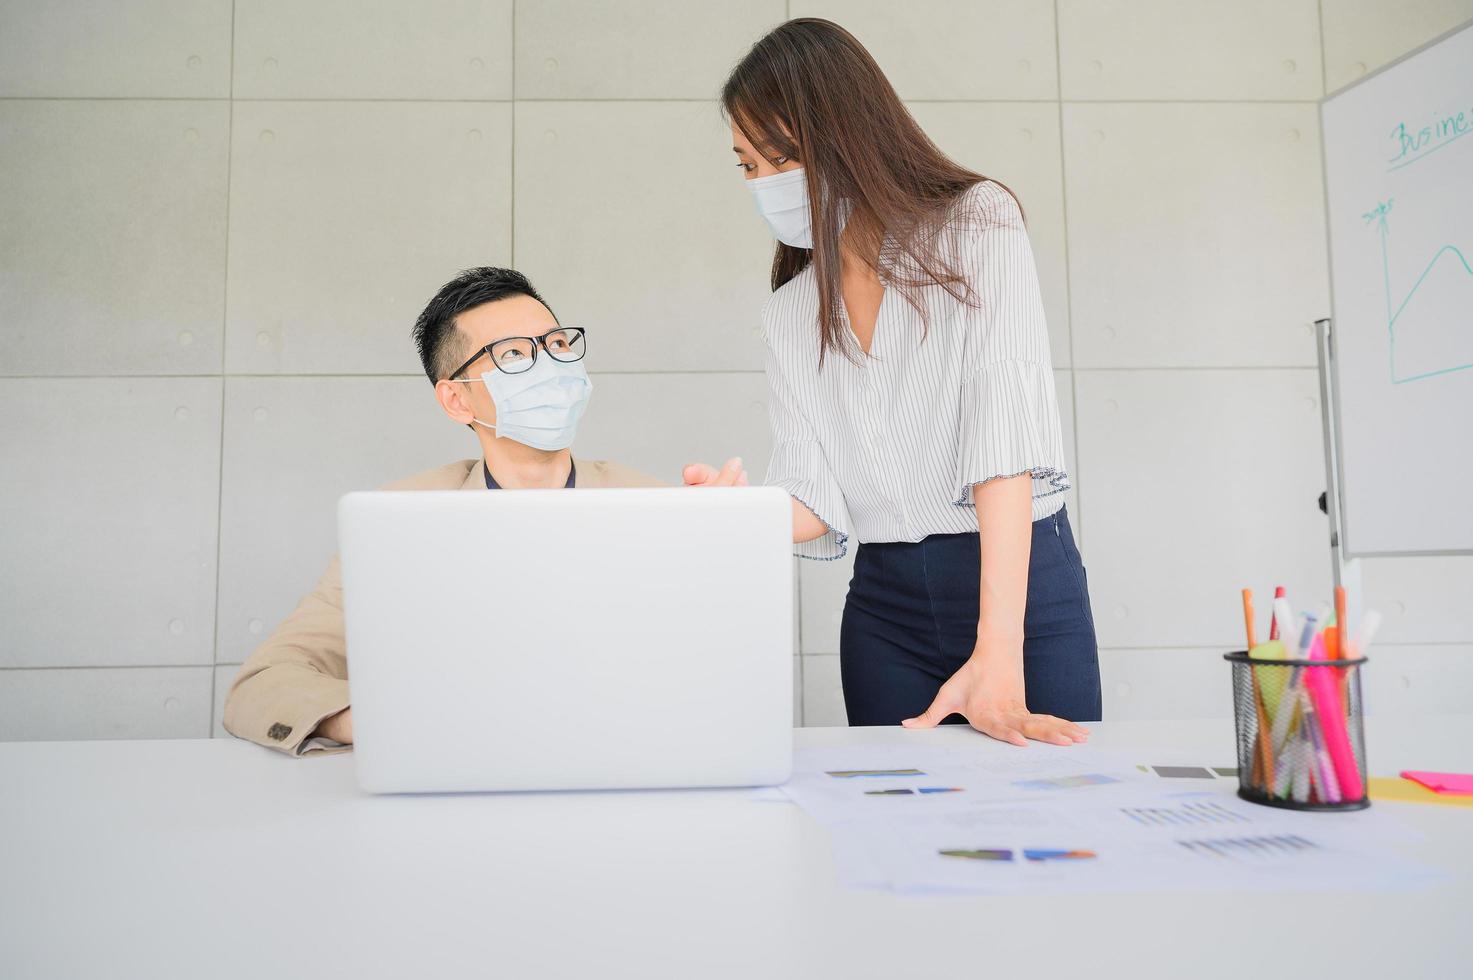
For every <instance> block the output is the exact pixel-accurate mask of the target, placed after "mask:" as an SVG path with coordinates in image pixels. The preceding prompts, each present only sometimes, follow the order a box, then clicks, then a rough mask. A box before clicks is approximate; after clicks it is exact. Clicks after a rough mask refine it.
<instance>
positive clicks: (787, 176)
mask: <svg viewBox="0 0 1473 980" xmlns="http://www.w3.org/2000/svg"><path fill="white" fill-rule="evenodd" d="M747 186H748V187H749V188H751V190H752V197H753V198H754V199H755V200H756V202H757V213H758V214H760V215H762V217H764V218H766V219H767V224H768V225H769V226H770V227H771V228H772V233H773V235H775V236H776V237H777V240H778V241H780V242H782V243H783V244H784V245H791V246H793V247H794V248H812V247H813V220H812V218H811V216H810V213H809V210H808V175H807V174H806V173H805V172H804V169H803V168H802V167H799V168H798V169H796V170H785V171H783V172H782V173H776V174H770V175H768V176H766V177H754V178H752V179H751V180H749V181H747Z"/></svg>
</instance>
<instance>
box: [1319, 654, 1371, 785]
mask: <svg viewBox="0 0 1473 980" xmlns="http://www.w3.org/2000/svg"><path fill="white" fill-rule="evenodd" d="M1326 656H1327V654H1326V652H1325V641H1324V639H1323V638H1322V637H1320V636H1319V635H1318V634H1316V635H1315V638H1314V642H1313V643H1312V644H1311V645H1310V648H1309V659H1311V660H1324V659H1326ZM1330 673H1331V668H1329V667H1305V668H1304V682H1305V684H1306V685H1307V686H1308V687H1309V696H1310V697H1311V698H1313V699H1314V713H1315V717H1316V718H1317V719H1318V721H1319V723H1320V734H1321V735H1322V736H1323V737H1324V741H1325V748H1326V749H1327V750H1329V753H1330V761H1331V762H1332V763H1334V765H1335V779H1336V782H1338V783H1339V784H1340V785H1339V789H1340V796H1341V798H1342V799H1345V800H1348V801H1354V800H1359V799H1360V798H1361V797H1363V796H1364V795H1365V786H1364V785H1363V784H1362V783H1361V778H1360V767H1359V766H1357V765H1356V764H1355V752H1354V750H1353V749H1351V747H1350V733H1349V732H1348V731H1346V728H1345V716H1344V715H1342V714H1341V713H1340V694H1339V685H1338V684H1336V683H1335V678H1333V677H1331V676H1330Z"/></svg>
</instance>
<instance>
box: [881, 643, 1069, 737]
mask: <svg viewBox="0 0 1473 980" xmlns="http://www.w3.org/2000/svg"><path fill="white" fill-rule="evenodd" d="M1009 662H1011V661H1004V662H1002V663H994V666H989V658H987V657H986V656H985V655H982V654H979V653H974V654H973V655H972V658H971V659H970V660H968V661H967V662H966V663H965V664H963V665H962V668H961V670H958V671H957V672H956V673H955V674H953V675H951V679H950V680H948V681H947V682H946V683H945V684H942V685H941V690H940V691H938V692H937V694H936V700H934V701H932V702H931V706H930V707H929V708H927V709H926V711H925V713H924V714H922V715H920V716H919V717H916V718H907V719H905V720H904V721H903V722H901V724H902V725H904V726H905V727H906V728H934V727H936V726H937V725H939V724H941V721H942V719H943V718H945V717H947V716H948V715H952V714H959V715H961V716H962V717H964V718H966V719H967V721H968V722H969V723H971V726H972V727H973V728H975V729H977V731H979V732H981V733H983V734H984V735H991V736H992V737H993V738H995V739H998V740H1000V741H1003V742H1011V743H1012V744H1013V745H1027V744H1028V740H1029V739H1030V738H1031V739H1036V740H1037V741H1040V742H1050V743H1052V744H1054V745H1073V744H1074V743H1075V742H1083V741H1085V740H1086V739H1088V738H1089V731H1088V730H1086V729H1084V728H1082V727H1080V726H1079V725H1076V724H1074V723H1073V722H1072V721H1065V720H1064V719H1063V718H1055V717H1054V716H1053V715H1036V714H1034V713H1033V712H1031V711H1029V710H1028V706H1027V703H1026V702H1025V701H1024V698H1023V678H1022V677H1021V676H1012V675H1013V673H1014V672H1013V671H1010V670H1008V669H1007V664H1008V663H1009ZM1016 662H1017V663H1019V664H1020V665H1021V662H1022V658H1021V657H1018V658H1016ZM1018 673H1019V674H1021V671H1019V672H1018Z"/></svg>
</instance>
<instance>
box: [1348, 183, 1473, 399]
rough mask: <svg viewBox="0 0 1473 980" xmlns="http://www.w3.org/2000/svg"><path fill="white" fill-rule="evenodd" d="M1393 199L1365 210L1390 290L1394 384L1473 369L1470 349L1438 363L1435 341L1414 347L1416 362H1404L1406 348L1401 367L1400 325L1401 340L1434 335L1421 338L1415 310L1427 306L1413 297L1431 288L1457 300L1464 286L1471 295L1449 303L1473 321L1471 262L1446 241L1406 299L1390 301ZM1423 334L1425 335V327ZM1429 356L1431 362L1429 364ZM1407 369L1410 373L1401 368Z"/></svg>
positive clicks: (1469, 335) (1470, 331)
mask: <svg viewBox="0 0 1473 980" xmlns="http://www.w3.org/2000/svg"><path fill="white" fill-rule="evenodd" d="M1395 203H1396V199H1395V198H1387V199H1386V200H1385V201H1382V202H1380V203H1378V204H1377V205H1376V206H1375V207H1374V208H1372V209H1371V210H1370V211H1367V212H1366V213H1365V214H1363V215H1361V217H1362V218H1364V219H1365V221H1366V223H1367V224H1370V225H1374V226H1375V228H1376V231H1377V232H1378V233H1379V235H1380V238H1381V274H1382V278H1383V282H1384V286H1385V291H1386V337H1387V359H1388V362H1389V367H1390V372H1391V383H1392V384H1394V385H1400V384H1406V383H1408V382H1411V381H1424V380H1426V379H1428V378H1435V377H1438V376H1440V375H1444V374H1452V373H1453V372H1455V371H1467V370H1473V349H1470V352H1469V355H1468V356H1466V357H1463V356H1458V355H1456V354H1454V355H1453V356H1451V357H1450V358H1447V360H1451V361H1454V362H1462V363H1451V364H1449V363H1442V364H1436V365H1435V366H1434V364H1435V362H1436V360H1437V351H1436V345H1435V342H1432V343H1429V344H1427V345H1426V349H1424V350H1419V351H1416V352H1414V353H1415V354H1417V355H1418V356H1417V357H1415V358H1414V360H1416V361H1417V363H1416V365H1415V366H1414V367H1406V366H1405V360H1406V358H1407V354H1408V352H1407V351H1406V350H1405V349H1403V351H1402V358H1403V365H1402V367H1401V368H1399V367H1398V364H1397V339H1398V338H1397V332H1398V329H1401V330H1402V337H1401V339H1402V340H1403V341H1408V340H1414V339H1421V340H1431V339H1432V338H1427V337H1425V336H1421V337H1419V336H1418V333H1417V331H1416V329H1415V328H1416V327H1417V326H1418V324H1417V323H1416V322H1415V315H1416V313H1415V311H1416V310H1418V309H1420V308H1422V307H1425V306H1426V305H1427V303H1426V301H1425V300H1424V302H1423V303H1422V304H1420V306H1413V305H1412V301H1413V300H1415V299H1417V298H1418V297H1419V296H1425V294H1426V292H1427V291H1429V290H1438V291H1445V292H1447V293H1449V294H1450V298H1453V299H1456V298H1458V297H1459V296H1460V294H1461V293H1462V292H1463V291H1466V293H1467V299H1465V300H1463V301H1462V302H1453V303H1451V304H1449V305H1450V306H1451V308H1452V309H1455V310H1458V311H1460V312H1466V313H1467V315H1468V316H1469V318H1470V321H1473V265H1469V264H1468V259H1467V256H1465V255H1464V254H1463V252H1462V250H1461V249H1459V248H1458V247H1457V246H1456V245H1443V246H1442V247H1441V248H1439V249H1438V250H1437V251H1436V253H1434V254H1433V256H1432V258H1431V259H1429V260H1428V262H1427V265H1426V266H1425V267H1424V268H1423V269H1422V273H1421V275H1419V276H1417V280H1416V282H1414V283H1412V286H1411V288H1410V289H1408V290H1407V294H1406V296H1405V297H1403V298H1402V300H1401V302H1400V303H1397V304H1395V305H1394V306H1393V304H1392V301H1391V252H1390V245H1389V244H1388V238H1389V237H1390V228H1389V226H1388V223H1387V220H1386V215H1387V214H1389V213H1390V212H1391V209H1392V207H1393V206H1394V205H1395ZM1434 305H1436V304H1434ZM1403 316H1406V317H1408V320H1407V321H1406V322H1403ZM1424 326H1427V327H1431V326H1432V324H1424ZM1466 327H1467V331H1466V336H1465V338H1464V339H1466V340H1469V342H1470V348H1473V322H1469V323H1467V324H1466ZM1423 333H1424V334H1425V333H1426V331H1424V332H1423ZM1429 354H1430V357H1429ZM1429 361H1432V362H1433V363H1429ZM1403 371H1405V372H1406V373H1403Z"/></svg>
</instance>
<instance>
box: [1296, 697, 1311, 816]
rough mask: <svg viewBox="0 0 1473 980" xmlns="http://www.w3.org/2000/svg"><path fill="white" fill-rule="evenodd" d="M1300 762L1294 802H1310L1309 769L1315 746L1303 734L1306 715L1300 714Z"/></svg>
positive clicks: (1297, 769) (1297, 766) (1297, 767)
mask: <svg viewBox="0 0 1473 980" xmlns="http://www.w3.org/2000/svg"><path fill="white" fill-rule="evenodd" d="M1299 727H1300V730H1301V733H1300V736H1299V742H1298V743H1297V744H1298V745H1299V762H1298V764H1297V765H1296V766H1295V767H1294V802H1295V803H1308V802H1309V770H1310V768H1311V767H1312V763H1311V761H1310V760H1311V759H1312V758H1313V755H1314V746H1313V745H1310V744H1309V739H1308V738H1307V737H1306V736H1305V735H1304V734H1303V728H1304V716H1303V715H1300V716H1299Z"/></svg>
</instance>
